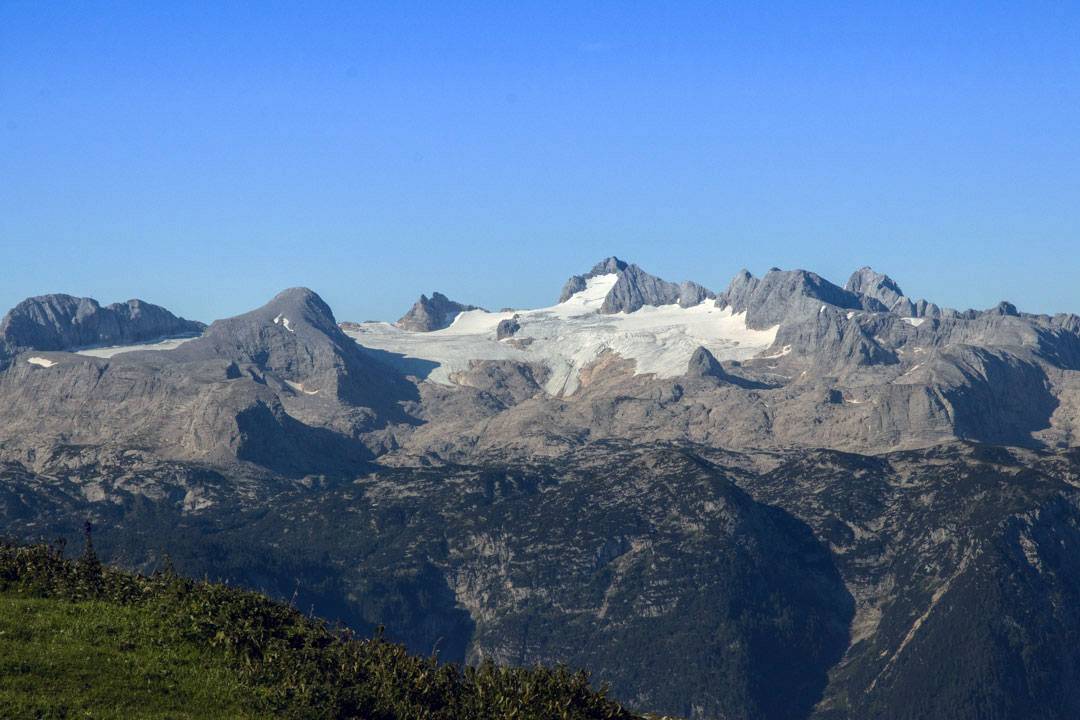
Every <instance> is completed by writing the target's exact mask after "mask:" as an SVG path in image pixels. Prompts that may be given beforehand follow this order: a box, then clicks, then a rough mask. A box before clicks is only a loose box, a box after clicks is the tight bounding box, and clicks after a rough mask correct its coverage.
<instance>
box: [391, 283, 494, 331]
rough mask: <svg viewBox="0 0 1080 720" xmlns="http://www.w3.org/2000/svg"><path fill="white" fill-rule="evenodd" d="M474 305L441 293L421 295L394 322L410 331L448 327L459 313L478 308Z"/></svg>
mask: <svg viewBox="0 0 1080 720" xmlns="http://www.w3.org/2000/svg"><path fill="white" fill-rule="evenodd" d="M480 309H481V308H478V307H477V306H475V305H463V304H462V303H459V302H454V301H453V300H451V299H450V298H448V297H446V296H445V295H443V294H442V293H439V292H437V293H432V295H431V297H430V298H428V296H427V295H421V296H420V299H419V300H417V301H416V303H415V304H414V305H413V306H412V307H411V308H409V312H407V313H405V314H404V315H402V316H401V318H400V319H399V320H398V321H397V323H395V324H396V325H397V326H398V327H399V328H401V329H402V330H411V331H412V332H431V331H432V330H442V329H443V328H447V327H450V324H451V323H453V322H454V318H456V317H457V316H458V315H459V314H461V313H463V312H466V311H469V310H480Z"/></svg>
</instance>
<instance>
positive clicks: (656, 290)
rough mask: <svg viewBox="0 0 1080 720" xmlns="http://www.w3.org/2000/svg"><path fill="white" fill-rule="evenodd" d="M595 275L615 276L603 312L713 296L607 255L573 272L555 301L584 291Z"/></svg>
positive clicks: (683, 304)
mask: <svg viewBox="0 0 1080 720" xmlns="http://www.w3.org/2000/svg"><path fill="white" fill-rule="evenodd" d="M599 275H617V276H618V279H617V280H616V281H615V284H614V286H613V287H612V288H611V290H610V291H608V294H607V297H605V299H604V303H603V306H602V307H601V308H600V312H601V313H605V314H613V313H619V312H627V313H631V312H634V311H635V310H638V309H640V308H642V307H644V306H646V305H651V306H655V307H659V306H661V305H673V304H678V305H679V306H680V307H691V306H693V305H697V304H699V303H701V302H703V301H705V300H706V299H710V298H713V297H716V296H715V294H714V293H713V292H712V291H710V290H708V289H707V288H705V287H703V286H701V285H699V284H697V283H695V282H683V283H673V282H668V281H666V280H661V279H660V278H658V277H656V276H654V275H650V274H649V273H647V272H645V271H644V270H642V269H641V268H639V267H638V266H637V265H631V264H629V263H626V262H623V261H622V260H620V259H619V258H617V257H609V258H607V259H606V260H602V261H600V262H599V263H597V264H596V265H595V266H594V267H593V269H592V270H590V271H589V272H588V273H586V274H585V275H574V276H573V277H571V278H570V279H569V280H567V281H566V284H565V285H564V286H563V290H562V293H561V294H560V296H559V302H565V301H566V300H567V299H569V298H570V296H572V295H573V294H574V293H577V292H581V291H582V290H584V289H585V287H586V281H587V280H588V279H589V278H593V277H597V276H599Z"/></svg>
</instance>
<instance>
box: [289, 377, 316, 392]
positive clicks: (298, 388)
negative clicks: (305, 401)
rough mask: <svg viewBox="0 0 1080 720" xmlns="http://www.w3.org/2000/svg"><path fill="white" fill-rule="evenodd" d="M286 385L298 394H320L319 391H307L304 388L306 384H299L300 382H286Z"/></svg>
mask: <svg viewBox="0 0 1080 720" xmlns="http://www.w3.org/2000/svg"><path fill="white" fill-rule="evenodd" d="M285 384H286V385H288V386H289V387H291V388H292V389H293V390H296V391H297V392H302V393H304V394H305V395H318V394H319V391H318V390H308V389H306V388H305V387H304V383H298V382H293V381H292V380H286V381H285Z"/></svg>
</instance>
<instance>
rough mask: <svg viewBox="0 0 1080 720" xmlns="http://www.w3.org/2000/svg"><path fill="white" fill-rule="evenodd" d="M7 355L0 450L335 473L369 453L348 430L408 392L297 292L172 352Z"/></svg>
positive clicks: (396, 409)
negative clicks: (102, 453)
mask: <svg viewBox="0 0 1080 720" xmlns="http://www.w3.org/2000/svg"><path fill="white" fill-rule="evenodd" d="M35 352H38V351H35ZM19 358H21V359H25V360H26V361H25V362H22V361H21V360H20V362H18V363H15V364H14V366H13V367H11V368H9V369H8V370H7V371H6V372H4V373H0V446H4V445H7V446H8V447H12V448H27V447H34V446H42V445H49V444H51V443H65V442H77V443H80V444H84V445H89V446H104V447H115V446H118V445H119V446H132V445H134V446H137V447H140V448H143V449H146V450H148V451H152V452H154V453H156V454H158V455H159V456H160V457H164V458H170V459H182V460H189V461H202V462H206V463H208V464H211V465H215V466H229V465H235V464H236V463H238V462H248V463H253V464H255V465H261V466H263V467H264V468H269V469H272V470H274V471H276V472H288V473H293V472H305V473H306V472H312V471H316V472H318V471H328V470H329V469H333V471H334V472H344V471H347V468H348V467H350V465H352V464H354V463H357V462H362V461H363V460H364V459H366V458H370V457H371V455H372V452H371V449H370V448H369V447H368V446H367V445H366V444H365V441H364V440H361V439H360V435H361V434H363V433H371V432H374V431H377V430H378V429H379V428H381V427H384V426H385V425H386V424H388V423H393V422H401V423H408V422H410V419H409V416H408V415H407V413H406V412H405V411H404V410H403V408H402V406H401V403H402V402H409V401H411V400H413V399H415V398H416V394H415V388H414V386H413V385H411V384H410V383H408V382H406V381H405V380H404V379H403V378H401V377H400V376H398V374H397V373H395V372H394V371H392V370H390V369H389V368H388V367H386V366H384V365H382V364H381V363H380V362H378V361H377V360H376V359H375V358H373V357H372V356H371V355H369V354H365V353H364V352H363V351H362V350H361V348H360V347H359V346H358V345H357V344H356V343H355V342H354V341H352V340H351V339H350V338H348V337H347V336H346V335H345V334H344V333H343V332H342V331H341V329H340V328H339V327H338V326H337V324H336V322H335V319H334V316H333V313H332V312H331V311H330V308H329V307H327V305H326V303H324V302H323V301H322V299H321V298H319V296H318V295H316V294H315V293H313V292H311V291H310V290H307V289H304V288H293V289H291V290H286V291H284V292H282V293H280V294H279V295H277V296H276V297H275V298H274V299H273V300H271V301H270V302H269V303H268V304H267V305H265V306H263V307H261V308H259V309H257V310H254V311H252V312H250V313H246V314H244V315H240V316H237V317H234V318H229V319H226V320H219V321H216V322H215V323H213V324H212V325H211V326H210V327H209V328H207V329H206V332H205V333H204V334H203V335H201V336H200V337H198V338H195V339H193V340H190V341H189V342H187V343H185V344H184V345H181V346H180V347H179V348H177V349H175V350H171V351H138V352H130V353H124V354H121V355H116V356H114V357H113V358H111V359H109V360H107V361H106V360H101V359H98V358H92V357H86V356H82V355H74V354H68V353H48V354H47V356H46V357H37V356H34V357H28V356H27V354H25V353H24V354H23V355H20V356H19ZM35 361H38V362H35ZM41 361H44V362H41ZM373 442H375V443H376V444H378V442H379V441H378V440H377V439H375V440H373ZM317 468H321V469H322V470H317Z"/></svg>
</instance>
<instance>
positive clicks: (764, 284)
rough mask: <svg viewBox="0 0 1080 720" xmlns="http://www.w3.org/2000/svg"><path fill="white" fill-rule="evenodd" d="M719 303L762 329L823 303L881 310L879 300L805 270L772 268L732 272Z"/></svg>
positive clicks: (811, 312)
mask: <svg viewBox="0 0 1080 720" xmlns="http://www.w3.org/2000/svg"><path fill="white" fill-rule="evenodd" d="M716 304H717V306H719V307H730V308H731V310H732V312H735V313H741V312H745V313H746V322H747V326H748V327H751V328H754V329H764V328H768V327H772V326H774V325H778V324H779V323H780V322H781V321H783V320H786V319H792V318H795V317H802V316H811V315H814V314H817V313H818V312H819V311H820V308H821V306H822V304H825V305H832V306H835V307H838V308H846V309H853V310H884V309H885V308H884V306H883V305H882V304H881V302H880V301H878V300H876V299H873V298H865V299H864V298H863V297H862V296H860V295H858V294H856V293H854V292H852V291H850V290H846V289H844V288H841V287H839V286H838V285H834V284H833V283H831V282H829V281H828V280H826V279H825V278H823V277H821V276H820V275H818V274H817V273H813V272H810V271H808V270H780V269H777V268H771V269H770V270H769V271H768V272H767V273H765V276H764V277H762V278H756V277H754V276H753V275H751V274H750V273H749V272H747V271H746V270H743V271H741V272H739V273H737V274H736V275H735V277H734V278H733V279H732V281H731V284H730V285H728V289H727V290H726V291H724V292H723V293H722V294H721V295H720V296H719V297H718V298H717V301H716Z"/></svg>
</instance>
